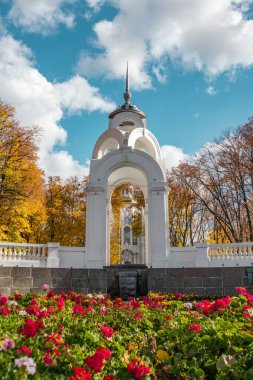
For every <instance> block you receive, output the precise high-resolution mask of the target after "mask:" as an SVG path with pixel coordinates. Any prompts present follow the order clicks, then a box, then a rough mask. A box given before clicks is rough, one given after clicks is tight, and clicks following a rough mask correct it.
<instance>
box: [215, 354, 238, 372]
mask: <svg viewBox="0 0 253 380" xmlns="http://www.w3.org/2000/svg"><path fill="white" fill-rule="evenodd" d="M235 364H236V359H235V356H233V355H221V356H220V357H219V359H218V361H217V363H216V368H217V369H218V370H220V371H225V370H226V369H228V368H230V367H232V366H233V365H235Z"/></svg>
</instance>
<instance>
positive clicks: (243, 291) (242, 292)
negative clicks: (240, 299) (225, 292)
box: [235, 287, 248, 295]
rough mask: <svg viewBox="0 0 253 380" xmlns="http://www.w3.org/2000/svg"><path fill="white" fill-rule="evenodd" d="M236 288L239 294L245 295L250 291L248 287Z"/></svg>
mask: <svg viewBox="0 0 253 380" xmlns="http://www.w3.org/2000/svg"><path fill="white" fill-rule="evenodd" d="M235 290H236V291H237V292H238V293H239V294H243V295H245V294H247V293H248V292H247V289H245V288H240V287H237V288H235Z"/></svg>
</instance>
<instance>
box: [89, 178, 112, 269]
mask: <svg viewBox="0 0 253 380" xmlns="http://www.w3.org/2000/svg"><path fill="white" fill-rule="evenodd" d="M106 205H107V203H106V193H105V190H104V188H103V187H92V186H91V185H90V186H88V188H87V210H86V250H85V251H86V267H87V268H98V269H101V268H103V266H104V265H106V256H107V255H106V253H107V252H106V251H107V249H108V245H107V236H106V230H107V222H108V221H107V212H106V211H107V209H106Z"/></svg>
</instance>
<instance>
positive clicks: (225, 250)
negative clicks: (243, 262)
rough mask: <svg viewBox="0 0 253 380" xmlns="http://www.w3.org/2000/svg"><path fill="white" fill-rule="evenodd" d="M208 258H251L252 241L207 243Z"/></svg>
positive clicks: (252, 250) (252, 257)
mask: <svg viewBox="0 0 253 380" xmlns="http://www.w3.org/2000/svg"><path fill="white" fill-rule="evenodd" d="M207 258H208V260H209V261H210V260H240V259H248V260H250V259H251V260H252V259H253V242H248V243H227V244H208V245H207Z"/></svg>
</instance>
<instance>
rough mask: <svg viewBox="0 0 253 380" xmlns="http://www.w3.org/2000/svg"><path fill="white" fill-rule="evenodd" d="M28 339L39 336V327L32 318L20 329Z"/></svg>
mask: <svg viewBox="0 0 253 380" xmlns="http://www.w3.org/2000/svg"><path fill="white" fill-rule="evenodd" d="M20 332H22V333H23V334H24V335H25V336H26V337H27V338H32V337H34V336H35V335H36V334H37V326H36V322H34V321H33V320H32V319H31V318H28V319H27V320H26V321H25V326H24V327H23V328H21V329H20Z"/></svg>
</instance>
